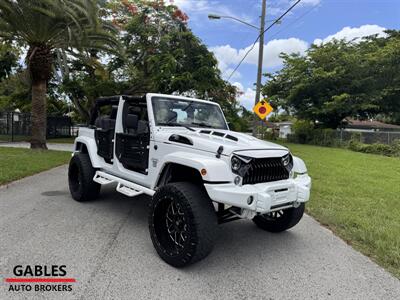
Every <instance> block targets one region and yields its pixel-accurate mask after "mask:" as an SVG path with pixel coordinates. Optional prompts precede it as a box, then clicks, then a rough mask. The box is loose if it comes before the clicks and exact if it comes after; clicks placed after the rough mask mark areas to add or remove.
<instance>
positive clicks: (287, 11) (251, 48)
mask: <svg viewBox="0 0 400 300" xmlns="http://www.w3.org/2000/svg"><path fill="white" fill-rule="evenodd" d="M300 2H301V0H297V1H296V2H295V3H294V4H293V5H292V6H291V7H289V8H288V9H287V10H286V11H285V12H284V13H283V14H282V15H281V16H280V17H279V18H278V19H276V20H275V21H274V22H273V23H272V24H271V25H269V26H268V27H267V28H266V29H265V30H264V31H263V32H261V33H260V34H259V35H258V36H257V38H256V40H255V41H254V43H253V45H252V46H251V47H250V49H249V50H248V51H247V52H246V53H245V55H244V56H243V58H242V59H241V60H240V62H239V63H238V64H237V66H236V67H235V69H233V71H232V73H231V74H230V75H229V77H228V80H229V79H231V77H232V75H233V74H234V73H235V72H236V71H237V69H238V68H239V67H240V65H241V64H242V62H243V61H244V60H245V59H246V57H247V55H249V53H250V52H251V50H253V49H254V46H255V45H256V43H257V41H258V40H259V39H260V37H261V35H262V34H264V33H266V32H267V31H268V30H270V29H271V28H272V26H274V25H275V24H276V23H279V21H280V20H282V19H283V17H285V16H286V15H287V14H288V13H289V12H290V11H291V10H292V9H293V8H294V7H295V6H296V5H297V4H299V3H300Z"/></svg>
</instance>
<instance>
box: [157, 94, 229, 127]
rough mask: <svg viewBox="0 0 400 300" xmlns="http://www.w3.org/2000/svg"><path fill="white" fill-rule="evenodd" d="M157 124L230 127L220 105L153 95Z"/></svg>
mask: <svg viewBox="0 0 400 300" xmlns="http://www.w3.org/2000/svg"><path fill="white" fill-rule="evenodd" d="M152 105H153V111H154V119H155V122H156V126H188V127H208V128H216V129H228V126H227V125H226V122H225V119H224V115H223V114H222V111H221V109H220V107H219V106H218V105H215V104H211V103H204V102H198V101H195V100H193V101H190V100H183V99H173V98H162V97H153V98H152Z"/></svg>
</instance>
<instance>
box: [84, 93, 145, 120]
mask: <svg viewBox="0 0 400 300" xmlns="http://www.w3.org/2000/svg"><path fill="white" fill-rule="evenodd" d="M121 97H122V99H123V100H125V101H127V102H134V103H137V105H139V106H142V105H146V95H142V96H136V95H115V96H107V97H100V98H97V99H96V100H95V104H94V106H93V108H92V109H91V111H90V120H89V125H94V123H95V121H96V118H97V117H98V115H99V109H100V107H102V106H106V105H118V104H119V100H120V99H121Z"/></svg>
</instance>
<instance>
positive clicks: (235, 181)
mask: <svg viewBox="0 0 400 300" xmlns="http://www.w3.org/2000/svg"><path fill="white" fill-rule="evenodd" d="M240 181H241V178H240V176H236V177H235V180H234V181H233V182H234V183H235V184H236V185H239V184H240Z"/></svg>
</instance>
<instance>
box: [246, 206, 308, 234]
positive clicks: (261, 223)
mask: <svg viewBox="0 0 400 300" xmlns="http://www.w3.org/2000/svg"><path fill="white" fill-rule="evenodd" d="M304 207H305V205H304V203H301V204H300V206H299V207H292V208H289V209H285V210H278V211H274V212H270V213H267V214H263V215H257V216H255V217H254V218H253V222H254V223H255V224H256V225H257V226H258V227H259V228H261V229H264V230H266V231H270V232H281V231H285V230H287V229H289V228H292V227H293V226H295V225H296V224H297V223H299V222H300V220H301V218H302V217H303V214H304Z"/></svg>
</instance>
